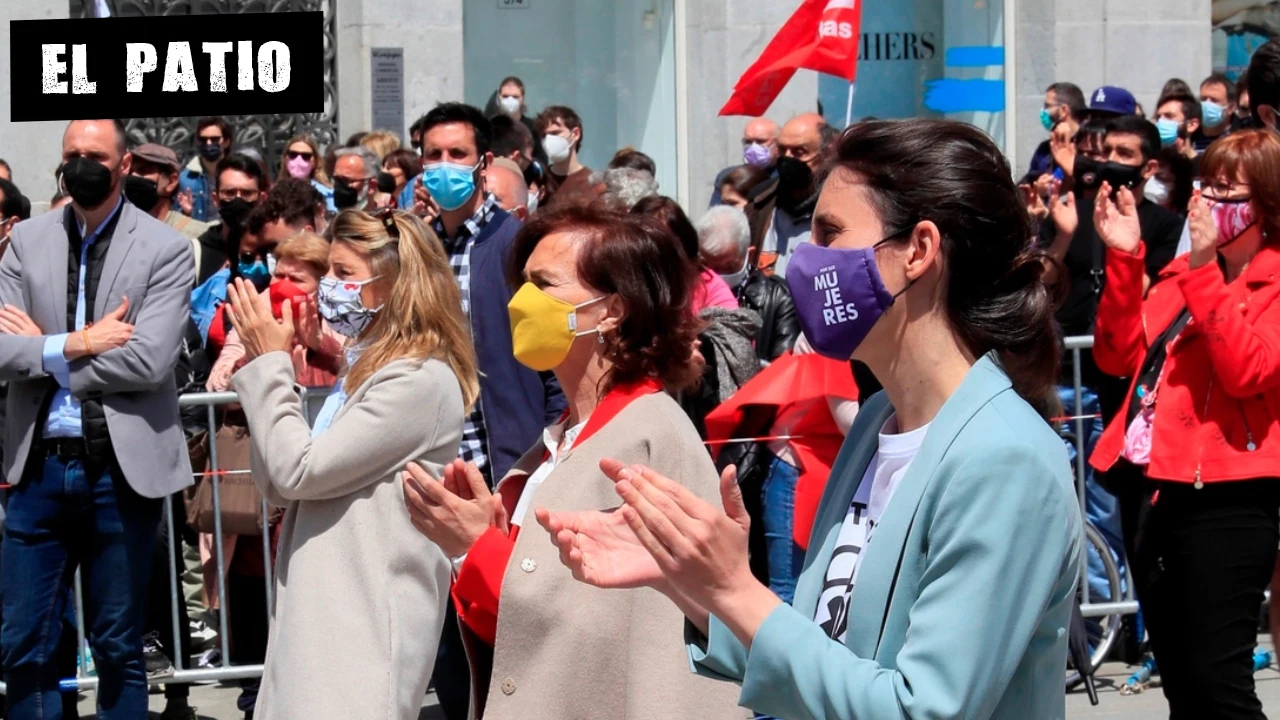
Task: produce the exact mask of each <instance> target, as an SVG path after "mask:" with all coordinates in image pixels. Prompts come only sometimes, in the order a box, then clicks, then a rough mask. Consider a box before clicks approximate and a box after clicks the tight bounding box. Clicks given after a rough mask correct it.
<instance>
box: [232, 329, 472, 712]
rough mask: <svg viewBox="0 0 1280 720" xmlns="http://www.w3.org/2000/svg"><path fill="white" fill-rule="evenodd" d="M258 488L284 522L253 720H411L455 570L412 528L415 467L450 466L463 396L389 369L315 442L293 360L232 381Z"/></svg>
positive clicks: (410, 367)
mask: <svg viewBox="0 0 1280 720" xmlns="http://www.w3.org/2000/svg"><path fill="white" fill-rule="evenodd" d="M232 385H233V387H234V388H235V390H236V392H237V393H239V395H240V402H241V404H242V405H243V406H244V410H245V415H246V416H247V417H248V421H249V431H250V437H251V438H252V439H253V451H252V454H251V465H252V467H253V477H254V480H255V482H256V483H257V485H258V487H259V489H261V491H262V493H263V495H264V496H265V497H266V498H267V501H268V502H270V503H272V504H273V505H278V506H282V507H285V508H287V511H286V513H285V516H284V521H283V522H284V525H283V526H282V527H281V533H280V546H279V555H278V559H277V564H276V576H275V577H276V580H275V609H274V614H273V616H272V619H273V624H272V626H271V635H270V638H269V641H268V645H267V657H266V665H265V669H264V672H263V677H262V690H261V692H260V694H259V696H258V706H257V710H256V712H255V717H257V718H259V720H356V719H357V718H358V719H359V720H415V719H416V718H417V717H418V714H419V710H420V709H421V707H422V702H423V699H424V698H425V696H426V692H427V682H428V680H429V679H430V677H431V669H432V666H433V664H434V662H435V658H436V648H437V646H438V644H439V640H440V631H441V629H442V627H443V625H444V611H445V603H446V602H448V598H449V574H450V566H449V562H448V560H447V559H446V558H445V555H444V553H443V551H441V550H440V548H438V547H437V546H436V545H435V544H434V543H432V542H431V541H429V540H427V539H426V537H424V536H423V535H422V533H420V532H418V531H417V530H416V529H415V528H414V527H413V524H412V523H411V522H410V520H409V514H408V511H407V510H406V508H405V504H404V491H403V488H402V486H401V483H400V482H399V480H398V477H399V474H400V471H401V470H403V468H404V466H405V464H406V463H407V462H409V461H410V460H417V461H418V462H420V463H422V465H423V466H424V467H425V468H426V469H427V470H428V471H429V472H431V473H432V474H433V475H435V476H436V477H439V476H440V472H441V468H442V467H443V465H444V463H447V462H449V461H451V460H453V459H454V458H455V457H457V455H458V444H459V442H460V441H461V437H462V418H463V410H464V409H463V405H462V390H461V387H460V386H459V384H458V379H457V377H456V376H455V375H454V373H453V371H452V370H451V369H450V368H449V366H448V365H446V364H445V363H443V362H440V361H438V360H428V361H427V362H425V363H421V364H419V363H416V362H410V361H404V360H400V361H396V362H392V363H389V364H388V365H386V366H385V367H383V368H381V369H379V370H378V371H377V372H375V373H374V374H373V376H372V377H370V378H369V379H368V380H367V381H365V383H364V384H363V385H361V386H360V387H359V388H356V389H355V390H354V392H352V393H351V395H350V397H349V398H348V399H347V402H346V404H344V405H343V407H342V409H341V410H340V411H338V413H337V415H335V416H334V419H333V422H332V424H330V426H329V428H328V429H327V430H325V431H324V432H323V433H322V434H321V435H320V436H319V437H318V438H316V439H315V440H314V441H313V440H312V439H311V429H310V428H309V427H308V426H307V421H306V419H305V416H304V415H303V408H302V403H301V401H300V400H299V396H298V393H297V391H296V389H295V388H294V385H293V364H292V361H291V360H290V357H289V354H288V353H284V352H276V353H270V354H267V355H263V356H262V357H259V358H257V359H256V360H254V361H253V362H251V363H249V364H248V365H246V366H245V367H244V368H242V369H241V370H240V371H239V372H237V373H236V374H235V376H234V378H233V379H232Z"/></svg>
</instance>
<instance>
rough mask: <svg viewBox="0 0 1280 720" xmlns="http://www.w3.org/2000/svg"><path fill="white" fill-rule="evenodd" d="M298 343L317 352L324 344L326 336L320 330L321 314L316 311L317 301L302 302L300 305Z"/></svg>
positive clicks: (297, 329)
mask: <svg viewBox="0 0 1280 720" xmlns="http://www.w3.org/2000/svg"><path fill="white" fill-rule="evenodd" d="M296 332H297V335H298V342H299V343H300V344H301V345H303V346H304V347H307V348H310V349H311V350H314V351H316V352H319V351H320V348H321V346H322V345H323V344H324V334H323V333H322V332H321V330H320V313H319V312H317V310H316V305H315V301H313V300H311V299H306V300H302V301H300V302H299V303H298V327H297V328H296Z"/></svg>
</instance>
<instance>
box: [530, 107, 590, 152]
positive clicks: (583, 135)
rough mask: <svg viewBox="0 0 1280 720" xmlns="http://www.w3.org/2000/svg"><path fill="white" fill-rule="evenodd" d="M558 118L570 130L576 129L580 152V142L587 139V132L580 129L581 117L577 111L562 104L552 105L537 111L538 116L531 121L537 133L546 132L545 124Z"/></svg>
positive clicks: (544, 133) (542, 133)
mask: <svg viewBox="0 0 1280 720" xmlns="http://www.w3.org/2000/svg"><path fill="white" fill-rule="evenodd" d="M557 120H559V121H560V124H562V125H564V126H565V127H567V128H569V129H570V130H575V129H576V130H577V131H578V144H577V145H576V147H577V148H578V152H582V144H583V143H585V142H586V141H587V132H586V131H585V130H583V129H582V118H580V117H578V113H576V112H574V111H573V108H571V107H565V106H564V105H552V106H550V107H548V108H546V109H545V110H543V111H542V112H540V113H538V118H537V119H536V120H534V121H533V127H534V129H535V130H537V131H538V134H539V135H546V134H547V126H549V125H550V124H551V123H553V122H555V121H557Z"/></svg>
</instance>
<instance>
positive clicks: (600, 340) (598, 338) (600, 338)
mask: <svg viewBox="0 0 1280 720" xmlns="http://www.w3.org/2000/svg"><path fill="white" fill-rule="evenodd" d="M596 344H597V345H603V344H604V334H603V333H600V332H597V333H596Z"/></svg>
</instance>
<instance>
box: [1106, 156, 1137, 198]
mask: <svg viewBox="0 0 1280 720" xmlns="http://www.w3.org/2000/svg"><path fill="white" fill-rule="evenodd" d="M1098 177H1099V178H1100V179H1101V180H1102V181H1103V182H1106V183H1109V184H1110V185H1111V192H1112V193H1113V194H1114V193H1115V192H1116V191H1117V190H1119V189H1120V188H1122V187H1127V188H1129V189H1130V190H1133V189H1134V188H1135V187H1137V185H1138V183H1140V182H1142V166H1140V165H1123V164H1121V163H1118V162H1105V163H1102V165H1100V166H1099V167H1098Z"/></svg>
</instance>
